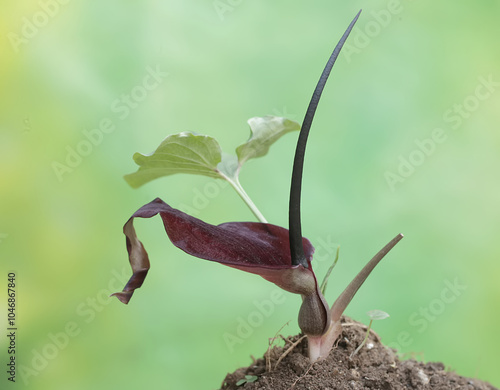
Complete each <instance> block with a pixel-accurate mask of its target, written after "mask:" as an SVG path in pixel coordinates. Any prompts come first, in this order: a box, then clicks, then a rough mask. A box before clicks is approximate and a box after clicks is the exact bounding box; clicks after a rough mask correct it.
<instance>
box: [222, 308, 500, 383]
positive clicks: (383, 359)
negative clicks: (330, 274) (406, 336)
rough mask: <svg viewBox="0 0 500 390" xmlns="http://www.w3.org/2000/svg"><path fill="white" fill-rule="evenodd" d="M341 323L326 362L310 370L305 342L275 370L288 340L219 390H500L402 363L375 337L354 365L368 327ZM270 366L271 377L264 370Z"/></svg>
mask: <svg viewBox="0 0 500 390" xmlns="http://www.w3.org/2000/svg"><path fill="white" fill-rule="evenodd" d="M342 321H343V322H344V325H343V329H344V330H343V333H342V336H341V337H340V338H339V341H338V345H337V347H336V348H334V349H333V350H332V352H331V353H330V356H328V358H327V359H325V360H322V361H320V362H317V363H315V364H314V365H312V366H311V365H310V364H309V359H308V358H307V341H306V339H305V338H304V339H303V340H302V341H301V342H300V343H299V344H298V345H297V346H296V347H295V348H293V350H292V351H291V352H289V353H288V354H287V355H286V356H285V357H284V358H282V360H281V362H280V363H279V365H278V368H277V369H276V364H277V362H278V359H280V357H281V356H282V355H283V354H284V353H285V352H286V351H287V350H288V349H289V347H290V346H291V345H292V343H294V342H295V341H297V340H298V339H299V338H300V336H294V337H288V338H287V339H285V345H284V346H283V347H281V346H275V347H273V348H272V349H270V351H269V352H266V354H265V355H264V357H263V358H260V359H258V360H255V361H254V364H252V365H251V366H250V367H245V368H240V369H238V370H236V371H235V372H234V373H232V374H228V375H227V376H226V378H225V379H224V382H223V384H222V388H221V390H267V389H272V390H289V389H294V390H306V389H307V390H344V389H349V390H358V389H359V390H364V389H377V390H378V389H381V390H402V389H424V390H427V389H439V390H453V389H460V390H462V389H464V390H473V389H479V390H483V389H484V390H498V389H496V388H495V387H493V386H492V385H490V384H489V383H486V382H482V381H480V380H477V379H470V378H464V377H462V376H459V375H457V374H456V373H454V372H451V371H449V370H446V369H445V366H444V365H443V364H442V363H422V362H418V361H416V360H413V359H410V360H403V361H401V360H399V358H398V357H397V355H396V351H395V350H393V349H390V348H388V347H385V346H384V345H383V344H381V343H380V338H379V336H378V335H377V334H376V333H375V332H370V336H369V338H368V340H367V343H366V344H365V345H364V346H363V348H361V350H360V351H359V352H358V353H357V354H356V355H354V356H353V357H352V360H350V359H349V356H350V355H351V353H352V352H353V351H354V350H355V349H356V348H357V347H358V345H359V344H360V343H361V342H362V341H363V339H364V337H365V334H366V326H365V325H363V324H360V323H359V322H355V321H353V320H351V319H350V318H347V317H345V318H343V319H342ZM367 346H368V347H367ZM269 365H271V367H272V370H271V371H269V369H268V368H266V367H269ZM245 375H249V376H253V377H254V378H253V379H255V377H257V378H258V379H256V380H255V382H246V383H243V384H240V385H239V386H238V385H237V384H236V383H237V382H238V381H240V380H241V379H244V378H245ZM249 379H250V380H251V379H252V378H251V377H249Z"/></svg>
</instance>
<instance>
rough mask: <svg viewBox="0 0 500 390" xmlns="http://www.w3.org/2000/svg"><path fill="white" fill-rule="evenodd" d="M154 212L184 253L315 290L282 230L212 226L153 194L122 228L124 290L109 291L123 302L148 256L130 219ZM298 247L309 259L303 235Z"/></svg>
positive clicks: (257, 224)
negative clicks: (128, 269)
mask: <svg viewBox="0 0 500 390" xmlns="http://www.w3.org/2000/svg"><path fill="white" fill-rule="evenodd" d="M156 214H160V216H161V218H162V220H163V224H164V226H165V230H166V232H167V235H168V237H169V238H170V240H171V241H172V243H173V244H174V245H175V246H176V247H178V248H180V249H182V250H183V251H184V252H186V253H188V254H190V255H193V256H195V257H199V258H201V259H206V260H211V261H216V262H218V263H221V264H224V265H227V266H230V267H233V268H237V269H240V270H243V271H246V272H251V273H255V274H258V275H261V276H262V277H263V278H265V279H267V280H269V281H271V282H273V283H276V284H277V285H278V286H280V287H282V288H284V289H285V290H287V291H291V292H295V293H301V294H304V293H305V292H304V291H310V290H311V289H313V288H314V289H315V288H316V287H315V285H316V280H315V277H314V274H313V272H312V269H311V267H309V269H307V268H304V267H303V266H293V265H292V262H291V257H290V244H289V234H288V230H287V229H285V228H282V227H280V226H276V225H272V224H267V223H260V222H229V223H223V224H221V225H218V226H215V225H211V224H208V223H206V222H203V221H202V220H200V219H198V218H195V217H192V216H190V215H188V214H186V213H184V212H182V211H180V210H177V209H174V208H172V207H170V206H169V205H168V204H166V203H165V202H163V201H162V200H161V199H159V198H157V199H155V200H154V201H152V202H150V203H148V204H146V205H144V206H143V207H141V208H140V209H139V210H137V211H136V212H135V213H134V214H133V215H132V217H131V218H130V219H129V220H128V221H127V223H126V224H125V226H124V227H123V231H124V233H125V235H126V237H127V250H128V253H129V261H130V264H131V266H132V270H133V275H132V277H131V278H130V280H129V282H128V283H127V285H126V286H125V288H124V290H123V291H122V292H120V293H115V294H113V295H115V296H116V297H117V298H118V299H120V301H122V302H123V303H128V301H129V300H130V298H131V297H132V294H133V292H134V290H135V289H137V288H139V287H140V286H141V285H142V283H143V282H144V279H145V277H146V274H147V272H148V270H149V258H148V255H147V252H146V250H145V249H144V247H143V245H142V243H141V242H140V241H139V239H138V238H137V235H136V233H135V229H134V226H133V220H134V218H136V217H139V218H151V217H153V216H155V215H156ZM303 245H304V251H305V255H306V258H307V259H308V261H309V262H310V260H311V259H312V254H313V252H314V248H313V246H312V245H311V243H310V242H309V240H307V239H306V238H303Z"/></svg>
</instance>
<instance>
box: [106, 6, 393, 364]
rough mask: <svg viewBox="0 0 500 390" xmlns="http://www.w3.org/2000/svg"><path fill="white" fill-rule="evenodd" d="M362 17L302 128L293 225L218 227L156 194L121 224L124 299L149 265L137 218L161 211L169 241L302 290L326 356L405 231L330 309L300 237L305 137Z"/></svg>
mask: <svg viewBox="0 0 500 390" xmlns="http://www.w3.org/2000/svg"><path fill="white" fill-rule="evenodd" d="M360 12H361V11H360ZM358 17H359V13H358V15H356V17H355V18H354V20H353V21H352V22H351V24H350V25H349V27H348V29H347V30H346V32H345V33H344V35H343V36H342V38H341V40H340V41H339V43H338V44H337V46H336V47H335V49H334V51H333V53H332V55H331V56H330V59H329V60H328V62H327V64H326V66H325V69H324V70H323V73H322V75H321V77H320V80H319V82H318V84H317V86H316V89H315V90H314V93H313V96H312V99H311V102H310V104H309V107H308V109H307V112H306V115H305V118H304V121H303V124H302V127H301V131H300V134H299V139H298V142H297V149H296V152H295V159H294V164H293V172H292V183H291V189H290V204H289V229H285V228H283V227H280V226H276V225H272V224H269V223H262V222H227V223H223V224H220V225H217V226H215V225H211V224H208V223H206V222H203V221H202V220H200V219H198V218H195V217H192V216H190V215H188V214H186V213H184V212H182V211H180V210H177V209H174V208H172V207H170V206H169V205H168V204H166V203H165V202H163V201H162V200H161V199H159V198H157V199H155V200H153V201H152V202H150V203H148V204H146V205H144V206H143V207H141V208H140V209H139V210H137V211H136V212H135V213H134V214H133V215H132V217H131V218H130V219H129V220H128V221H127V222H126V223H125V226H124V227H123V232H124V233H125V235H126V241H127V251H128V254H129V261H130V264H131V266H132V270H133V275H132V277H131V278H130V280H129V281H128V283H127V285H126V286H125V288H124V289H123V291H122V292H118V293H115V294H113V295H114V296H116V297H117V298H118V299H119V300H120V301H121V302H123V303H128V302H129V301H130V298H131V297H132V294H133V293H134V291H135V290H136V289H137V288H139V287H141V286H142V284H143V282H144V279H145V278H146V275H147V273H148V271H149V268H150V263H149V258H148V254H147V252H146V250H145V249H144V246H143V245H142V243H141V241H139V239H138V238H137V235H136V232H135V229H134V225H133V223H134V219H135V218H151V217H153V216H155V215H157V214H159V215H160V217H161V218H162V220H163V225H164V227H165V231H166V233H167V235H168V237H169V239H170V241H171V242H172V243H173V244H174V245H175V246H176V247H178V248H180V249H182V250H183V251H184V252H186V253H188V254H190V255H192V256H195V257H198V258H201V259H205V260H210V261H215V262H218V263H221V264H223V265H226V266H228V267H232V268H236V269H239V270H242V271H246V272H250V273H253V274H257V275H260V276H262V277H263V278H264V279H266V280H268V281H270V282H272V283H274V284H276V285H277V286H279V287H281V288H282V289H284V290H286V291H289V292H291V293H295V294H300V295H301V296H302V305H301V308H300V311H299V316H298V317H299V318H298V322H299V326H300V328H301V330H302V332H303V333H304V334H306V335H307V336H308V340H309V356H310V359H311V361H316V360H318V359H319V358H322V357H326V356H327V355H328V353H329V351H330V350H331V348H332V346H333V344H334V342H335V340H336V339H337V338H338V336H339V335H340V333H341V330H342V329H341V325H340V317H341V315H342V313H343V312H344V310H345V308H346V307H347V305H348V304H349V302H350V301H351V299H352V298H353V296H354V294H355V293H356V292H357V290H358V289H359V287H360V286H361V285H362V284H363V282H364V281H365V280H366V278H367V277H368V275H369V274H370V273H371V271H372V270H373V269H374V267H375V266H376V265H377V264H378V263H379V262H380V260H381V259H382V258H383V257H384V256H385V254H387V252H388V251H389V250H390V249H392V247H394V245H395V244H396V243H397V242H398V241H399V240H400V239H401V238H402V235H398V236H396V237H395V238H394V239H393V240H392V241H391V242H390V243H389V244H387V245H386V246H385V247H384V248H383V249H382V250H381V251H380V252H379V253H377V255H375V257H374V258H373V259H372V260H371V261H370V262H368V264H367V265H366V266H365V267H364V268H363V269H362V270H361V272H360V273H359V274H358V275H357V276H356V277H355V278H354V279H353V281H352V282H351V283H350V284H349V285H348V286H347V288H346V289H345V290H344V292H343V293H342V294H341V295H340V296H339V298H338V299H337V300H336V301H335V303H334V304H333V305H332V307H331V308H330V307H329V306H328V304H327V302H326V301H325V299H324V297H323V294H322V292H321V291H320V288H319V286H318V282H317V279H316V276H315V275H314V272H313V269H312V265H311V261H312V258H313V253H314V248H313V246H312V245H311V243H310V242H309V240H308V239H306V238H304V237H302V232H301V219H300V196H301V186H302V170H303V163H304V156H305V149H306V143H307V137H308V134H309V130H310V128H311V124H312V120H313V118H314V114H315V111H316V108H317V106H318V103H319V100H320V97H321V93H322V91H323V88H324V86H325V83H326V81H327V79H328V76H329V74H330V71H331V69H332V67H333V64H334V63H335V60H336V59H337V57H338V55H339V53H340V50H341V48H342V46H343V44H344V42H345V40H346V39H347V37H348V35H349V33H350V32H351V30H352V28H353V26H354V23H355V22H356V20H357V18H358Z"/></svg>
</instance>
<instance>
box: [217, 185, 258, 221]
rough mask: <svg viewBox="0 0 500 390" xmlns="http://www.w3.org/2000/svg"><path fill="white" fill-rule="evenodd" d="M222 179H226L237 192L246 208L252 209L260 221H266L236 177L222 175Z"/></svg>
mask: <svg viewBox="0 0 500 390" xmlns="http://www.w3.org/2000/svg"><path fill="white" fill-rule="evenodd" d="M224 179H226V180H227V181H228V182H229V184H231V186H232V187H233V188H234V190H235V191H236V192H237V193H238V195H239V196H240V198H241V199H243V202H245V203H246V205H247V206H248V208H249V209H250V210H251V211H252V213H253V215H255V217H256V218H257V219H258V220H259V221H260V222H262V223H267V220H266V219H265V218H264V216H263V215H262V213H261V212H260V211H259V209H258V208H257V206H256V205H255V203H254V202H252V199H250V197H249V196H248V194H247V193H246V192H245V190H244V189H243V187H242V186H241V184H240V181H239V180H238V178H237V177H235V178H230V177H227V176H226V175H224Z"/></svg>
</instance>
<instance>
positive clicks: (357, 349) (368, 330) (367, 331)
mask: <svg viewBox="0 0 500 390" xmlns="http://www.w3.org/2000/svg"><path fill="white" fill-rule="evenodd" d="M372 322H373V319H371V320H370V325H368V329H367V330H366V335H365V339H364V340H363V342H362V343H361V344H359V346H358V348H356V350H355V351H354V352H353V353H351V356H349V360H351V359H352V357H353V356H354V355H356V354H357V353H358V352H359V350H360V349H361V348H363V345H365V343H366V340H368V335H369V334H370V329H371V327H372Z"/></svg>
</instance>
